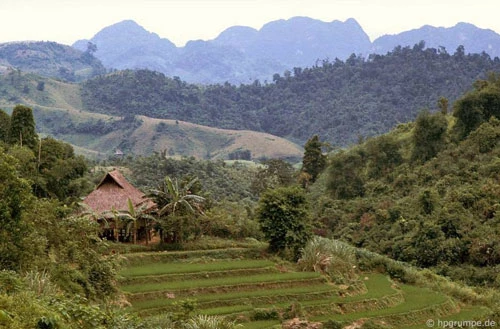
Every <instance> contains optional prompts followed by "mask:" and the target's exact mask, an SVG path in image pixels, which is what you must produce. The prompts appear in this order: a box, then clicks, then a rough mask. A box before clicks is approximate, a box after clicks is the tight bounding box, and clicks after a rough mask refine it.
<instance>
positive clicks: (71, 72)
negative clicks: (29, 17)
mask: <svg viewBox="0 0 500 329" xmlns="http://www.w3.org/2000/svg"><path fill="white" fill-rule="evenodd" d="M94 51H95V49H94V48H92V46H90V47H88V48H85V49H84V50H83V51H80V50H76V49H74V48H72V47H69V46H65V45H61V44H58V43H56V42H42V41H33V42H11V43H3V44H0V67H1V68H2V71H4V70H5V69H6V68H14V69H15V70H21V71H24V72H30V73H35V74H38V75H41V76H44V77H52V78H58V79H61V80H64V81H73V82H75V81H82V80H84V79H88V78H92V77H94V76H96V75H98V74H104V73H106V69H105V68H104V66H103V65H102V64H101V62H100V61H99V60H98V59H97V58H95V57H94V56H93V52H94Z"/></svg>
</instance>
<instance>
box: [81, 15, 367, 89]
mask: <svg viewBox="0 0 500 329" xmlns="http://www.w3.org/2000/svg"><path fill="white" fill-rule="evenodd" d="M88 42H91V43H93V44H95V45H96V46H97V51H96V52H95V56H96V57H97V58H99V59H100V60H101V61H102V62H103V64H104V65H105V66H106V67H108V68H115V69H124V68H129V69H141V68H147V69H150V70H156V71H158V72H162V73H164V74H166V75H168V76H180V77H182V79H183V80H185V81H188V82H196V83H220V82H226V81H228V82H231V83H236V84H238V83H248V82H253V81H254V80H257V79H258V80H261V81H264V80H268V81H270V80H271V79H272V77H273V74H275V73H282V72H284V71H285V70H291V69H293V68H294V67H296V66H311V65H314V64H315V63H316V62H317V61H318V60H320V61H321V60H324V59H327V58H331V59H333V58H336V57H338V58H340V59H345V58H347V57H348V56H349V55H351V54H352V53H353V52H354V53H366V52H367V51H368V50H369V49H370V47H371V43H370V40H369V38H368V35H367V34H366V33H365V32H364V31H363V29H362V28H361V26H360V25H359V24H358V23H357V22H356V21H355V20H354V19H349V20H347V21H346V22H340V21H333V22H330V23H326V22H322V21H319V20H314V19H311V18H307V17H294V18H291V19H289V20H279V21H274V22H270V23H268V24H266V25H264V26H263V27H262V29H260V30H255V29H252V28H249V27H242V26H240V27H230V28H228V29H227V30H225V31H223V32H222V33H221V34H220V35H219V36H218V37H217V38H216V39H214V40H209V41H202V40H197V41H190V42H188V43H187V44H186V46H184V47H175V45H173V44H172V43H171V42H170V41H169V40H167V39H161V38H160V37H158V36H157V35H156V34H154V33H151V32H148V31H146V30H145V29H144V28H142V27H140V26H139V25H138V24H137V23H135V22H133V21H130V20H127V21H123V22H119V23H117V24H114V25H112V26H109V27H106V28H104V29H103V30H102V31H100V32H99V33H97V34H96V35H95V36H94V37H93V38H92V39H90V40H80V41H77V42H76V43H75V44H74V45H73V46H74V47H75V48H77V49H79V50H81V51H84V50H85V49H86V47H87V44H88Z"/></svg>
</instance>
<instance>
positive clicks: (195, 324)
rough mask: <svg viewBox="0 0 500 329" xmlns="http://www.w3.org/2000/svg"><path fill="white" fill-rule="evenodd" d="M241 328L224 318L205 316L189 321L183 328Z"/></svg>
mask: <svg viewBox="0 0 500 329" xmlns="http://www.w3.org/2000/svg"><path fill="white" fill-rule="evenodd" d="M239 327H241V325H239V324H236V322H234V321H230V320H227V319H226V318H224V317H221V316H210V315H203V314H201V315H197V316H195V317H193V318H191V319H189V321H187V322H186V323H185V324H184V326H183V328H185V329H235V328H239Z"/></svg>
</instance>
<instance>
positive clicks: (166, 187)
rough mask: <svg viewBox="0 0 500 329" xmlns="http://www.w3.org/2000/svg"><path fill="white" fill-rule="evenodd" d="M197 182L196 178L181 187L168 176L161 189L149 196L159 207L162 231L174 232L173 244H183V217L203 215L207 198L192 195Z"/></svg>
mask: <svg viewBox="0 0 500 329" xmlns="http://www.w3.org/2000/svg"><path fill="white" fill-rule="evenodd" d="M197 181H198V179H197V178H194V179H192V180H190V181H189V182H188V183H187V184H185V185H183V186H179V184H178V183H177V180H175V181H172V179H171V178H170V177H168V176H166V177H165V180H164V181H163V184H162V185H161V186H160V188H159V189H156V190H153V191H151V192H150V193H149V195H148V197H150V198H152V199H153V200H154V201H155V202H156V204H157V205H158V208H159V211H158V215H159V216H160V224H161V226H162V229H166V230H169V231H170V232H172V234H173V237H172V240H173V242H182V241H183V236H184V235H185V233H186V232H185V227H184V225H183V218H182V215H186V214H194V213H203V210H202V205H203V203H204V202H205V198H203V197H201V196H199V195H196V194H192V193H191V190H190V189H191V187H192V186H193V185H194V184H195V183H196V182H197ZM162 241H163V237H162Z"/></svg>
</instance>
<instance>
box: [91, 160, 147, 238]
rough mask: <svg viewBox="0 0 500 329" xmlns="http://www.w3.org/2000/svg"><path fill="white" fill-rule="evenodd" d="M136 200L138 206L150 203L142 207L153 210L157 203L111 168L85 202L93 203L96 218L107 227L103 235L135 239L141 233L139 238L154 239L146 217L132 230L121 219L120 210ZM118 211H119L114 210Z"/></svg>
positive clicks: (104, 236) (126, 210)
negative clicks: (119, 218) (151, 237)
mask: <svg viewBox="0 0 500 329" xmlns="http://www.w3.org/2000/svg"><path fill="white" fill-rule="evenodd" d="M128 200H130V201H132V204H133V205H134V208H136V209H137V208H139V207H142V206H144V205H145V206H146V209H143V210H142V211H146V212H147V211H149V210H152V209H153V208H154V207H156V204H155V203H154V202H153V201H151V200H150V199H148V198H145V194H144V193H142V192H141V191H139V190H138V189H137V188H135V187H134V186H132V184H130V183H129V182H128V181H127V180H126V179H125V177H123V175H122V174H121V173H120V172H119V171H118V170H113V171H110V172H108V173H107V174H106V175H105V176H104V178H103V179H102V180H101V182H100V183H99V184H98V185H97V187H96V188H95V190H94V191H92V193H90V194H89V195H88V196H87V197H86V198H85V199H84V200H83V203H84V204H86V205H87V206H89V207H90V208H91V209H92V211H93V212H94V213H96V214H97V216H98V217H97V218H96V220H97V221H98V222H99V223H101V225H102V228H103V231H102V232H101V237H103V238H106V239H108V240H114V241H132V240H133V241H134V243H135V242H136V239H137V236H138V237H139V239H140V240H141V239H145V240H146V243H147V242H148V241H149V240H150V233H151V232H150V231H151V227H150V226H149V225H148V223H147V222H146V220H145V219H144V218H143V219H142V220H139V221H138V223H136V225H134V229H133V231H132V232H131V231H130V230H129V229H128V228H127V226H124V223H123V222H122V221H121V220H117V218H118V217H115V214H116V213H119V212H125V213H127V212H128V210H129V204H128V203H129V201H128ZM113 211H115V213H113Z"/></svg>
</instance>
